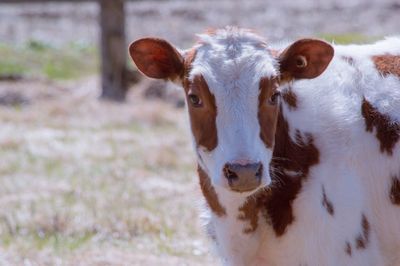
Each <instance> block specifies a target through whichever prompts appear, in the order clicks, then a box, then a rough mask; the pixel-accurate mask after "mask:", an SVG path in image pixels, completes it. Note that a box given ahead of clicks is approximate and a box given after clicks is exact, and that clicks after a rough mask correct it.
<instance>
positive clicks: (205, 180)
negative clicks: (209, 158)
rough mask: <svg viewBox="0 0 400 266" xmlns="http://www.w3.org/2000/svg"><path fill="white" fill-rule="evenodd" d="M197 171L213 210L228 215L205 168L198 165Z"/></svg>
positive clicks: (218, 213)
mask: <svg viewBox="0 0 400 266" xmlns="http://www.w3.org/2000/svg"><path fill="white" fill-rule="evenodd" d="M197 173H198V174H199V179H200V188H201V192H202V193H203V195H204V197H205V198H206V201H207V204H208V206H209V207H210V209H211V211H212V212H213V213H215V214H216V215H217V216H220V217H221V216H224V215H226V211H225V208H224V207H223V206H222V205H221V203H220V202H219V200H218V195H217V193H216V192H215V189H214V187H213V186H212V184H211V180H210V178H209V177H208V175H207V174H206V172H204V170H203V169H201V167H200V166H198V167H197Z"/></svg>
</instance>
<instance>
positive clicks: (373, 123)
mask: <svg viewBox="0 0 400 266" xmlns="http://www.w3.org/2000/svg"><path fill="white" fill-rule="evenodd" d="M361 113H362V115H363V117H364V119H365V126H366V130H367V131H369V132H373V129H374V128H375V129H376V138H377V139H378V141H379V142H380V149H381V152H382V153H384V152H386V153H387V154H388V155H392V154H393V148H394V146H395V144H396V142H397V141H398V140H399V139H400V124H399V123H395V122H394V121H393V120H391V119H390V117H389V116H388V115H385V114H382V113H380V112H379V111H378V110H377V109H376V108H375V107H373V106H372V104H371V103H370V102H368V101H367V100H366V99H364V100H363V103H362V106H361Z"/></svg>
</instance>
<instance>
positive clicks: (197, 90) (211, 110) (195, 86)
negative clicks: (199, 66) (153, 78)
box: [182, 49, 218, 151]
mask: <svg viewBox="0 0 400 266" xmlns="http://www.w3.org/2000/svg"><path fill="white" fill-rule="evenodd" d="M195 57H196V50H195V49H192V50H190V51H189V52H188V53H187V54H186V58H185V61H184V76H183V79H182V85H183V88H184V89H185V94H186V96H188V95H189V93H194V94H196V95H197V96H198V97H199V98H200V99H201V101H202V103H203V106H202V107H194V106H193V105H191V104H190V101H187V103H188V111H189V117H190V126H191V129H192V134H193V136H194V139H195V141H196V144H197V146H203V147H205V148H206V149H207V150H209V151H211V150H213V149H214V148H215V147H216V146H217V144H218V136H217V125H216V117H217V106H216V103H215V97H214V95H213V94H212V93H211V92H210V90H209V88H208V85H207V82H206V80H205V79H204V77H203V76H202V75H197V76H195V77H194V78H193V79H192V80H189V74H190V70H191V64H192V62H193V61H194V59H195Z"/></svg>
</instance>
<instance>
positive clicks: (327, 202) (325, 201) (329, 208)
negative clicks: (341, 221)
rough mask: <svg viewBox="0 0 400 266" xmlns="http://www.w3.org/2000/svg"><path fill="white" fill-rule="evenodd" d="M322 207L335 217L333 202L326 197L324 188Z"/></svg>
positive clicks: (323, 188)
mask: <svg viewBox="0 0 400 266" xmlns="http://www.w3.org/2000/svg"><path fill="white" fill-rule="evenodd" d="M322 206H324V208H325V209H326V210H327V212H328V213H329V214H330V215H332V216H333V214H334V213H335V209H334V208H333V204H332V202H331V201H330V200H329V199H328V197H327V196H326V191H325V187H324V186H322Z"/></svg>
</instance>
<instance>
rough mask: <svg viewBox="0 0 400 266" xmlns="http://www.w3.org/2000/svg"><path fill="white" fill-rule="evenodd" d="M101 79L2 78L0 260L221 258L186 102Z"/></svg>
mask: <svg viewBox="0 0 400 266" xmlns="http://www.w3.org/2000/svg"><path fill="white" fill-rule="evenodd" d="M97 87H98V84H97V81H96V78H90V79H87V80H85V81H81V82H74V83H69V84H63V85H62V86H60V85H55V84H52V83H43V82H37V81H24V82H19V83H16V84H13V83H1V84H0V93H4V91H7V90H12V91H14V92H18V93H21V94H23V95H25V96H27V97H28V98H29V99H30V102H31V104H29V105H24V106H12V107H4V106H3V107H0V121H1V128H2V129H1V131H0V158H1V160H0V265H3V264H16V265H22V264H23V265H160V264H164V265H197V264H199V265H210V264H214V263H215V261H214V260H213V258H212V256H211V255H210V254H209V251H208V246H209V244H208V241H207V240H206V239H205V237H204V234H203V232H202V229H201V226H200V225H199V222H198V205H199V201H200V193H199V191H198V187H197V181H196V178H195V173H194V169H195V164H194V157H193V155H192V150H191V144H190V138H189V134H188V130H187V125H186V118H185V117H186V116H185V113H184V110H183V109H175V108H174V107H172V106H169V105H167V104H165V103H162V102H158V101H148V100H145V99H143V98H142V97H140V88H137V89H136V90H134V91H133V92H132V94H131V95H130V97H129V101H128V102H127V103H126V104H122V105H120V104H113V103H109V102H102V101H98V100H97V99H96V96H97V95H96V93H97V92H96V88H97Z"/></svg>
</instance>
